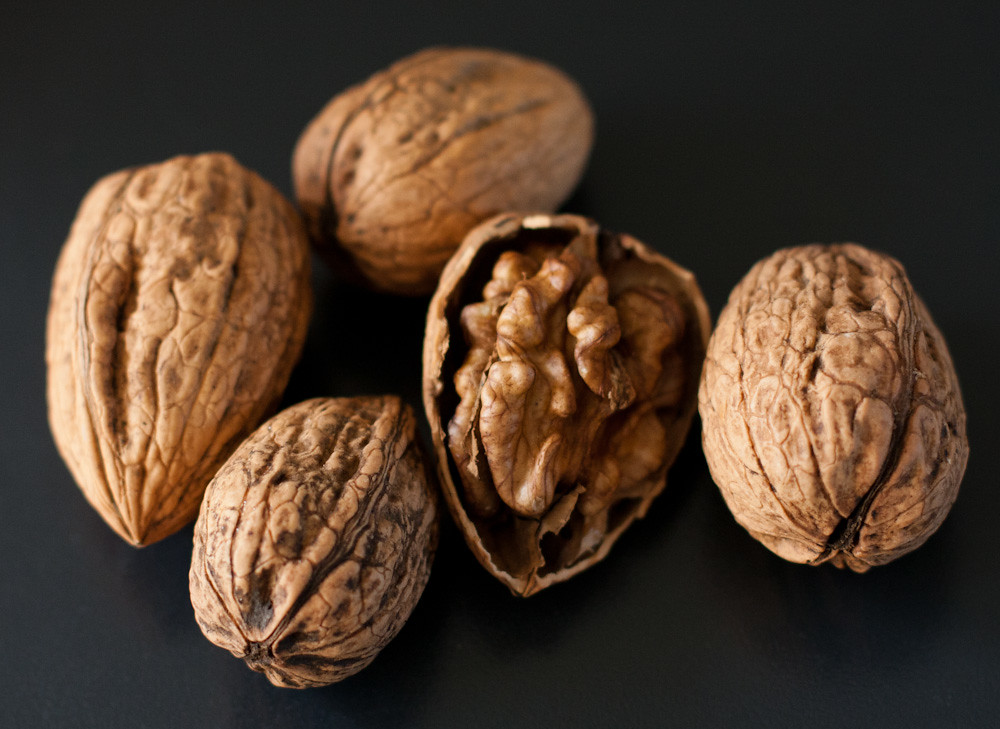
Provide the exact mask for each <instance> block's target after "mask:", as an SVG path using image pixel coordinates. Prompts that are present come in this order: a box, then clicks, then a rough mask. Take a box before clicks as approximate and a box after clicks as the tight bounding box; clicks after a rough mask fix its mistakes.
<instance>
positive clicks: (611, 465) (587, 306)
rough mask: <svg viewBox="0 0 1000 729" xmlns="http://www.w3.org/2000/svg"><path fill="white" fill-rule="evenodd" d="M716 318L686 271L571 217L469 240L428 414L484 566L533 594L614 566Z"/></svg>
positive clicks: (434, 329) (427, 396) (428, 390)
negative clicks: (599, 564) (611, 560)
mask: <svg viewBox="0 0 1000 729" xmlns="http://www.w3.org/2000/svg"><path fill="white" fill-rule="evenodd" d="M709 326H710V323H709V319H708V310H707V307H706V305H705V302H704V300H703V298H702V296H701V293H700V292H699V290H698V287H697V285H696V284H695V281H694V277H693V276H692V275H691V274H690V273H688V272H687V271H685V270H683V269H681V268H679V267H678V266H676V265H675V264H674V263H672V262H671V261H669V260H668V259H666V258H664V257H663V256H661V255H658V254H656V253H654V252H653V251H651V250H649V249H648V248H646V246H644V245H643V244H642V243H640V242H639V241H637V240H635V239H634V238H631V237H629V236H626V235H616V234H613V233H609V232H607V231H604V230H601V229H600V228H599V227H598V226H597V225H596V224H595V223H594V222H593V221H591V220H588V219H586V218H581V217H578V216H573V215H561V216H548V215H531V216H526V217H522V216H517V215H501V216H499V217H496V218H494V219H492V220H488V221H486V222H484V223H483V224H482V225H480V226H479V227H477V228H476V229H475V230H473V231H472V232H471V233H470V234H469V236H468V237H467V238H466V239H465V241H464V242H463V244H462V246H461V247H460V248H459V250H458V251H457V252H456V254H455V256H454V258H452V260H451V261H449V263H448V266H447V267H446V268H445V270H444V273H443V274H442V277H441V283H440V285H439V287H438V289H437V292H436V293H435V294H434V297H433V299H432V300H431V305H430V310H429V313H428V318H427V332H426V339H425V343H424V406H425V409H426V411H427V416H428V419H429V421H430V425H431V432H432V435H433V438H434V447H435V454H436V457H437V464H438V470H439V474H440V476H441V480H442V484H443V487H444V493H445V496H446V500H447V503H448V506H449V508H450V510H451V513H452V515H453V516H454V518H455V520H456V522H457V523H458V525H459V527H460V528H461V530H462V532H463V533H464V535H465V538H466V541H467V542H468V544H469V546H470V547H471V548H472V550H473V552H474V553H475V555H476V557H477V558H478V559H479V561H480V562H481V563H482V564H483V566H484V567H485V568H486V569H487V570H489V571H490V572H491V573H492V574H493V575H494V576H496V577H497V578H498V579H500V580H501V581H502V582H503V583H504V584H506V585H507V586H508V587H509V588H510V589H511V590H512V591H513V592H514V593H516V594H520V595H525V596H527V595H530V594H532V593H534V592H536V591H538V590H540V589H542V588H544V587H546V586H548V585H551V584H554V583H556V582H560V581H562V580H565V579H567V578H569V577H571V576H572V575H574V574H576V573H577V572H579V571H580V570H582V569H584V568H585V567H587V566H589V565H591V564H593V563H594V562H596V561H598V560H600V559H602V558H603V557H604V556H605V555H606V554H607V553H608V550H609V549H610V548H611V545H612V544H613V543H614V541H615V540H616V539H617V538H618V536H619V535H620V534H621V533H622V531H623V530H624V529H625V528H626V527H627V526H628V525H629V524H630V523H631V522H632V521H633V520H634V519H636V518H638V517H641V516H642V515H644V514H645V512H646V510H647V509H648V507H649V505H650V503H651V502H652V500H653V498H654V497H655V496H656V495H657V494H658V493H659V492H660V491H661V490H662V489H663V487H664V485H665V483H666V474H667V469H668V468H669V467H670V465H671V463H672V462H673V461H674V459H675V457H676V455H677V453H678V451H679V450H680V447H681V445H682V444H683V442H684V438H685V435H686V433H687V430H688V426H689V425H690V422H691V418H692V416H693V413H694V409H695V404H696V401H695V395H696V390H697V379H698V372H699V370H700V368H701V362H702V358H703V356H704V352H705V344H706V342H707V340H708V332H709Z"/></svg>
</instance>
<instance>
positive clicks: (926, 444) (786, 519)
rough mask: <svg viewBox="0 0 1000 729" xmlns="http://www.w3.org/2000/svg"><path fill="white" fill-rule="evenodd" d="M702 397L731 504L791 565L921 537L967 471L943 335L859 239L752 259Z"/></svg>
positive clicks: (717, 472) (905, 284) (907, 546)
mask: <svg viewBox="0 0 1000 729" xmlns="http://www.w3.org/2000/svg"><path fill="white" fill-rule="evenodd" d="M699 399H700V410H701V418H702V424H703V444H704V450H705V456H706V458H707V459H708V465H709V467H710V469H711V472H712V476H713V478H714V479H715V482H716V483H717V484H718V485H719V488H720V489H721V491H722V495H723V497H724V498H725V500H726V503H727V504H728V505H729V508H730V509H731V510H732V512H733V515H734V516H735V517H736V520H737V521H738V522H739V523H740V524H741V525H742V526H743V527H745V528H746V529H747V530H748V531H749V532H750V534H751V535H753V536H754V537H755V538H756V539H758V540H760V541H761V542H762V543H763V544H764V545H765V546H766V547H768V548H769V549H771V550H772V551H773V552H775V553H776V554H778V555H780V556H782V557H784V558H785V559H788V560H791V561H793V562H804V563H807V564H820V563H822V562H830V563H831V564H834V565H836V566H838V567H849V568H850V569H852V570H855V571H857V572H863V571H865V570H867V569H868V568H869V567H871V566H873V565H880V564H885V563H886V562H889V561H890V560H892V559H895V558H896V557H899V556H900V555H903V554H906V553H907V552H909V551H911V550H913V549H916V548H917V547H919V546H920V545H921V544H923V542H924V541H925V540H926V539H927V538H928V537H929V536H930V535H931V534H932V533H933V532H934V531H935V530H936V529H937V528H938V526H940V524H941V522H942V521H943V520H944V518H945V516H946V515H947V513H948V510H949V509H950V508H951V505H952V503H953V502H954V500H955V497H956V495H957V493H958V486H959V483H960V482H961V480H962V474H963V473H964V471H965V464H966V460H967V458H968V452H969V447H968V441H967V440H966V435H965V410H964V407H963V405H962V397H961V394H960V392H959V388H958V380H957V377H956V375H955V369H954V367H953V365H952V362H951V358H950V357H949V355H948V350H947V348H946V346H945V342H944V339H943V338H942V337H941V333H940V332H939V331H938V329H937V327H936V326H935V325H934V322H933V321H932V320H931V317H930V314H928V312H927V309H926V308H925V307H924V304H923V303H922V302H921V301H920V299H919V298H918V297H917V295H916V293H914V291H913V288H912V286H911V285H910V282H909V280H908V279H907V277H906V272H905V271H904V270H903V267H902V266H901V265H900V264H899V262H897V261H896V260H894V259H892V258H890V257H888V256H885V255H882V254H879V253H875V252H873V251H869V250H866V249H865V248H862V247H861V246H858V245H855V244H841V245H809V246H804V247H800V248H791V249H787V250H782V251H778V252H777V253H775V254H774V255H773V256H771V257H770V258H767V259H765V260H763V261H760V262H759V263H757V265H755V266H754V267H753V268H752V269H751V270H750V272H749V273H748V274H747V275H746V277H745V278H744V279H743V280H742V281H741V282H740V283H739V284H738V285H737V286H736V288H735V289H734V290H733V292H732V294H731V295H730V298H729V303H728V304H727V305H726V307H725V309H723V311H722V313H721V315H720V317H719V323H718V326H717V328H716V330H715V333H714V334H713V335H712V339H711V343H710V344H709V349H708V355H707V358H706V361H705V368H704V372H703V375H702V381H701V389H700V395H699Z"/></svg>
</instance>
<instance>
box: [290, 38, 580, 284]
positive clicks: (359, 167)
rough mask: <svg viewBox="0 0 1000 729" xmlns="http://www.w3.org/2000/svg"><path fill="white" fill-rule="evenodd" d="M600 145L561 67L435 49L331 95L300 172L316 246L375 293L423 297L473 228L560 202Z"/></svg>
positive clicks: (301, 153)
mask: <svg viewBox="0 0 1000 729" xmlns="http://www.w3.org/2000/svg"><path fill="white" fill-rule="evenodd" d="M592 141H593V114H592V112H591V110H590V107H589V105H588V103H587V101H586V99H585V98H584V96H583V94H582V93H581V92H580V89H579V88H578V87H577V85H576V84H575V83H574V82H573V81H572V80H571V79H570V78H568V77H567V76H566V75H564V74H563V73H562V72H560V71H558V70H557V69H555V68H552V67H551V66H548V65H546V64H544V63H540V62H538V61H534V60H531V59H528V58H523V57H521V56H516V55H513V54H510V53H503V52H500V51H494V50H489V49H483V48H434V49H429V50H426V51H422V52H420V53H417V54H415V55H413V56H409V57H407V58H404V59H403V60H401V61H398V62H397V63H395V64H394V65H392V66H391V67H390V68H388V69H386V70H385V71H382V72H380V73H378V74H376V75H374V76H373V77H372V78H370V79H369V80H368V81H366V82H365V83H363V84H360V85H358V86H355V87H353V88H350V89H348V90H346V91H344V92H343V93H341V94H339V95H338V96H336V97H334V99H333V100H332V101H330V103H329V104H328V105H327V106H326V107H325V108H324V109H323V110H322V111H321V112H320V113H319V115H318V116H317V117H316V118H315V119H314V120H313V121H312V122H311V123H310V124H309V125H308V126H307V127H306V129H305V131H304V132H303V133H302V136H301V138H300V139H299V141H298V144H297V146H296V149H295V154H294V157H293V170H292V171H293V177H294V181H295V190H296V197H297V198H298V202H299V206H300V208H301V210H302V212H303V215H304V216H305V218H306V220H307V222H308V224H309V227H310V232H311V234H312V236H313V238H314V239H315V240H317V241H326V244H325V245H324V246H323V247H324V249H325V250H326V251H327V252H329V253H330V254H335V253H345V252H346V254H347V255H346V256H342V258H343V260H341V261H339V264H340V265H342V266H349V267H352V268H354V269H356V270H355V271H354V272H355V273H356V274H360V276H361V277H362V278H363V279H364V280H365V281H367V282H368V284H369V285H371V286H373V287H374V288H376V289H380V290H384V291H389V292H394V293H404V294H426V293H430V292H431V291H433V290H434V287H435V285H436V283H437V278H438V275H439V274H440V272H441V269H442V268H443V267H444V264H445V262H446V261H447V260H448V257H449V256H450V255H451V254H452V253H453V252H454V251H455V249H456V248H457V247H458V245H459V243H461V241H462V238H463V237H464V236H465V234H466V233H467V232H468V231H469V230H470V229H471V228H473V227H474V226H475V225H476V224H478V223H479V222H481V221H482V220H484V219H485V218H487V217H490V216H492V215H495V214H496V213H500V212H503V211H505V210H549V211H550V210H554V209H555V208H556V207H557V206H558V205H559V204H560V203H562V202H563V200H565V199H566V197H568V196H569V193H570V192H571V191H572V190H573V188H574V187H576V184H577V182H578V181H579V179H580V176H581V174H582V172H583V168H584V165H585V164H586V160H587V157H588V155H589V154H590V148H591V144H592ZM338 249H339V250H338Z"/></svg>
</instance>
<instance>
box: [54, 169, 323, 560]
mask: <svg viewBox="0 0 1000 729" xmlns="http://www.w3.org/2000/svg"><path fill="white" fill-rule="evenodd" d="M310 307H311V293H310V289H309V243H308V239H307V236H306V233H305V230H304V228H303V226H302V223H301V220H300V219H299V217H298V214H297V213H296V212H295V210H294V208H293V207H292V206H291V204H290V203H289V202H288V201H287V200H285V199H284V198H283V197H282V196H281V194H280V193H279V192H278V191H277V190H275V189H274V188H273V187H271V186H270V185H269V184H268V183H267V182H265V181H264V180H262V179H261V178H260V177H258V176H257V175H256V174H254V173H253V172H250V171H249V170H246V169H245V168H243V167H241V166H240V165H239V164H238V163H237V162H236V161H235V160H234V159H232V158H231V157H229V156H228V155H224V154H203V155H198V156H194V157H177V158H175V159H171V160H169V161H167V162H163V163H162V164H154V165H149V166H146V167H139V168H135V169H130V170H124V171H122V172H118V173H115V174H112V175H109V176H107V177H105V178H103V179H102V180H100V181H99V182H98V183H97V184H96V185H94V187H93V188H92V189H91V190H90V192H89V193H88V194H87V196H86V197H85V199H84V200H83V203H82V204H81V207H80V210H79V212H78V214H77V217H76V220H75V221H74V223H73V226H72V229H71V231H70V235H69V238H68V239H67V241H66V243H65V245H64V247H63V249H62V252H61V254H60V257H59V261H58V263H57V266H56V271H55V277H54V281H53V287H52V297H51V301H50V305H49V318H48V331H47V343H46V362H47V365H48V403H49V422H50V425H51V429H52V433H53V436H54V438H55V441H56V445H57V446H58V448H59V452H60V453H61V454H62V456H63V459H64V460H65V461H66V463H67V465H68V466H69V469H70V471H71V472H72V474H73V476H74V478H75V479H76V482H77V483H78V484H79V486H80V488H81V489H82V491H83V493H84V495H85V496H86V497H87V499H88V501H90V503H91V504H92V505H93V506H94V508H95V509H97V511H98V512H99V513H100V514H101V516H102V517H104V519H105V521H107V523H108V524H109V525H110V526H111V527H112V528H113V529H114V530H115V531H116V532H117V533H118V534H120V535H121V536H122V537H123V538H124V539H125V540H127V541H128V542H130V543H132V544H135V545H143V544H149V543H150V542H155V541H157V540H159V539H162V538H163V537H166V536H168V535H169V534H172V533H173V532H174V531H176V530H177V529H179V528H180V527H181V526H183V525H184V524H186V523H187V522H189V521H191V520H192V519H193V518H194V517H195V515H196V514H197V511H198V504H199V503H200V501H201V495H202V492H203V491H204V489H205V485H206V484H207V483H208V481H209V479H210V478H211V477H212V475H213V474H214V473H215V471H216V469H217V468H218V467H219V465H220V464H221V463H222V462H223V461H224V460H225V459H226V457H227V456H228V455H229V454H230V453H231V452H232V450H233V449H234V448H235V447H236V445H237V444H238V443H239V441H240V440H242V439H243V438H244V437H245V436H246V435H247V433H249V432H250V431H251V430H252V429H253V428H254V427H256V425H257V423H258V422H260V419H261V418H262V417H264V415H265V414H266V411H267V410H268V409H269V408H271V407H273V405H274V404H275V403H276V402H277V399H278V397H280V395H281V392H282V390H283V389H284V386H285V383H286V382H287V380H288V376H289V374H290V373H291V369H292V366H293V364H294V363H295V360H296V359H297V358H298V356H299V352H300V350H301V348H302V344H303V341H304V339H305V335H306V327H307V323H308V318H309V313H310Z"/></svg>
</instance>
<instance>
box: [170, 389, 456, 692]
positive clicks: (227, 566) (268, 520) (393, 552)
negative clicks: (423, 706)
mask: <svg viewBox="0 0 1000 729" xmlns="http://www.w3.org/2000/svg"><path fill="white" fill-rule="evenodd" d="M414 429H415V418H414V416H413V411H412V410H411V409H410V408H409V406H407V405H405V404H403V402H402V401H401V400H400V399H399V398H398V397H394V396H385V397H359V398H342V399H330V398H318V399H315V400H308V401H306V402H303V403H299V404H298V405H294V406H292V407H290V408H288V409H287V410H284V411H282V412H281V413H279V414H278V415H276V416H274V417H273V418H272V419H271V420H269V421H267V422H266V423H265V424H263V425H262V426H261V427H260V428H258V429H257V431H256V432H254V434H253V435H252V436H250V438H249V439H247V441H246V442H245V443H243V444H242V445H241V446H240V447H239V448H238V449H237V450H236V452H235V453H233V455H232V457H231V458H230V459H229V460H228V461H227V462H226V464H225V465H224V466H223V467H222V468H221V469H220V470H219V473H218V474H217V475H216V476H215V478H214V479H213V480H212V482H211V483H210V484H209V486H208V489H207V491H206V493H205V500H204V502H203V504H202V507H201V512H200V514H199V515H198V521H197V523H196V524H195V531H194V552H193V556H192V560H191V572H190V587H191V603H192V605H193V606H194V611H195V617H196V619H197V621H198V625H199V626H200V627H201V630H202V632H203V633H204V634H205V636H206V637H207V638H208V639H209V640H211V641H212V642H213V643H215V644H216V645H218V646H221V647H222V648H226V649H228V650H229V651H231V652H232V653H233V654H234V655H236V656H238V657H240V658H243V660H245V661H246V663H247V665H249V666H250V667H251V668H252V669H254V670H256V671H261V672H263V673H264V674H265V675H266V676H267V678H268V679H269V680H270V681H271V683H273V684H275V685H276V686H287V687H291V688H303V687H307V686H323V685H326V684H329V683H332V682H334V681H339V680H341V679H343V678H346V677H347V676H350V675H351V674H354V673H356V672H357V671H360V670H361V669H362V668H364V667H365V666H367V665H368V664H369V663H370V662H371V661H372V660H373V659H374V658H375V656H376V654H377V653H378V652H379V651H380V650H381V649H382V648H383V647H384V646H385V645H386V644H387V643H388V642H389V641H390V640H392V638H393V637H395V635H396V634H397V633H398V632H399V630H400V628H402V626H403V623H404V622H405V621H406V619H407V618H408V617H409V615H410V612H411V611H412V610H413V607H414V606H415V605H416V603H417V600H418V599H419V598H420V594H421V593H422V592H423V589H424V586H425V584H426V583H427V578H428V575H429V573H430V566H431V561H432V559H433V555H434V548H435V546H436V543H437V507H436V491H434V490H433V489H432V488H431V486H430V485H429V483H428V481H427V474H426V471H425V468H424V461H423V456H422V453H421V451H420V448H419V444H418V442H417V441H416V440H415V439H414Z"/></svg>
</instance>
